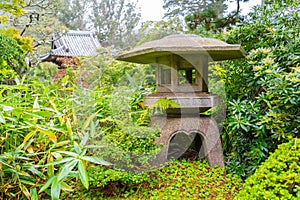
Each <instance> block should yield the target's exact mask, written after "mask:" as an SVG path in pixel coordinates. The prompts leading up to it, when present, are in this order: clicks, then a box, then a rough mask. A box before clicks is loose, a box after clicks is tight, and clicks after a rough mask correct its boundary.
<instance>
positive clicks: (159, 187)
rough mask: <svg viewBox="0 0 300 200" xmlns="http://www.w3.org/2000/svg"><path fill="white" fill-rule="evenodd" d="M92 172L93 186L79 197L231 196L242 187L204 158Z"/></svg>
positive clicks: (223, 197) (224, 197)
mask: <svg viewBox="0 0 300 200" xmlns="http://www.w3.org/2000/svg"><path fill="white" fill-rule="evenodd" d="M89 172H90V175H89V176H90V182H91V183H90V184H91V189H90V191H89V192H87V193H82V192H81V193H80V195H79V197H78V196H77V198H78V199H79V198H85V199H87V198H93V197H95V194H96V195H97V197H98V198H103V199H110V197H111V199H119V198H120V199H121V198H124V197H125V198H128V199H149V198H150V199H170V198H171V199H172V198H173V199H231V198H233V197H234V196H235V195H236V194H237V192H238V191H239V190H240V189H241V186H242V181H241V179H239V178H238V177H236V176H233V175H232V174H226V172H225V169H224V168H218V167H216V168H210V167H209V165H208V164H207V162H206V161H203V160H198V161H186V160H181V161H174V162H172V163H170V164H168V165H166V166H164V167H162V168H160V169H155V170H152V171H148V172H143V173H132V172H124V171H118V170H113V169H105V168H99V167H92V168H91V169H90V170H89ZM118 197H119V198H118ZM73 198H74V197H73Z"/></svg>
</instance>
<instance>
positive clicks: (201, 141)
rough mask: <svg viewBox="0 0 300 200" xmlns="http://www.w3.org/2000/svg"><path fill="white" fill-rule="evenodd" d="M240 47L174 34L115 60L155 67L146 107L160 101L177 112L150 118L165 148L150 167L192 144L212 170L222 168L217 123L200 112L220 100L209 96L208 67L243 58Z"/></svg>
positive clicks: (168, 110) (193, 36)
mask: <svg viewBox="0 0 300 200" xmlns="http://www.w3.org/2000/svg"><path fill="white" fill-rule="evenodd" d="M244 55H245V54H244V51H243V49H242V48H241V46H240V45H231V44H227V43H225V42H223V41H220V40H216V39H211V38H202V37H200V36H197V35H190V34H178V35H170V36H167V37H164V38H162V39H160V40H154V41H151V42H147V43H144V44H142V45H140V46H138V47H137V48H134V49H132V50H131V51H128V52H126V53H124V54H121V55H119V56H118V58H117V59H118V60H122V61H128V62H134V63H141V64H154V65H156V90H157V91H156V93H154V94H151V95H149V96H147V97H145V100H144V104H145V106H150V105H152V104H153V103H155V102H156V101H157V100H158V99H161V98H166V99H171V100H174V101H175V102H176V103H177V104H179V106H180V108H170V109H167V110H166V114H165V115H157V116H153V117H152V118H151V124H152V125H157V126H158V127H159V128H160V129H161V136H160V137H159V138H157V139H156V142H157V144H163V147H162V150H161V152H160V153H159V154H158V155H157V158H156V160H155V161H154V165H159V164H163V163H164V162H165V161H167V159H169V158H171V157H174V158H178V157H180V155H181V154H182V153H184V152H185V151H186V150H187V148H188V147H190V145H191V144H193V145H194V146H195V147H196V149H197V151H198V152H197V153H198V154H199V156H204V157H205V158H206V159H207V161H208V163H209V164H210V166H214V165H218V166H221V167H223V166H224V158H223V153H222V145H221V139H220V133H219V129H218V126H217V123H216V121H215V120H214V118H213V117H211V116H202V115H201V114H200V113H201V112H204V111H206V110H208V109H210V108H212V107H215V106H217V105H218V104H219V102H220V100H219V97H218V96H217V95H215V94H211V93H209V92H208V63H209V62H210V61H220V60H227V59H237V58H242V57H244Z"/></svg>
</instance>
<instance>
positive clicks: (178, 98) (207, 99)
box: [144, 92, 220, 113]
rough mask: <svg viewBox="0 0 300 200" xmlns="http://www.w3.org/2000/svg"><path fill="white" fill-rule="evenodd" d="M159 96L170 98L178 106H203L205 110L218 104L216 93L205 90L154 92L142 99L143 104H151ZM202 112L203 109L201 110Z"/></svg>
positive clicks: (218, 99)
mask: <svg viewBox="0 0 300 200" xmlns="http://www.w3.org/2000/svg"><path fill="white" fill-rule="evenodd" d="M160 98H166V99H172V100H174V101H175V102H176V103H177V104H179V105H180V108H183V109H184V108H205V109H206V110H207V109H209V108H212V107H215V106H217V105H219V104H220V98H219V96H218V95H215V94H211V93H205V92H193V93H192V92H191V93H184V92H180V93H179V92H176V93H171V92H169V93H167V92H164V93H154V94H150V95H148V96H147V97H145V99H144V104H145V106H151V105H152V104H153V103H155V102H156V101H157V100H158V99H160ZM202 112H203V110H202ZM198 113H199V112H198Z"/></svg>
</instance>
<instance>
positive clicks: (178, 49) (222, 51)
mask: <svg viewBox="0 0 300 200" xmlns="http://www.w3.org/2000/svg"><path fill="white" fill-rule="evenodd" d="M170 55H179V56H185V55H194V56H195V57H197V55H208V57H209V58H210V59H209V60H210V61H219V60H228V59H237V58H243V57H245V51H244V50H243V49H242V47H241V45H237V44H227V43H226V42H223V41H221V40H217V39H213V38H203V37H200V36H198V35H193V34H175V35H169V36H166V37H164V38H162V39H159V40H153V41H150V42H146V43H144V44H142V45H140V46H138V47H136V48H133V49H132V50H130V51H128V52H125V53H123V54H121V55H119V56H118V57H117V60H122V61H128V62H134V63H142V64H150V63H158V62H157V58H159V57H163V56H170Z"/></svg>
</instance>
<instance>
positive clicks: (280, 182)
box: [236, 138, 300, 200]
mask: <svg viewBox="0 0 300 200" xmlns="http://www.w3.org/2000/svg"><path fill="white" fill-rule="evenodd" d="M299 198H300V139H298V138H295V139H293V140H291V141H290V142H288V143H284V144H281V145H279V146H278V149H277V150H276V151H275V152H274V153H272V154H271V155H270V157H269V158H268V159H267V160H266V161H265V162H264V163H263V164H262V165H261V166H260V167H259V168H258V169H257V170H256V171H255V173H254V174H253V175H252V176H250V177H249V178H248V179H246V182H245V184H244V189H243V190H242V191H240V193H239V194H238V196H237V197H236V199H247V200H248V199H290V200H292V199H295V200H296V199H299Z"/></svg>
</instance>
